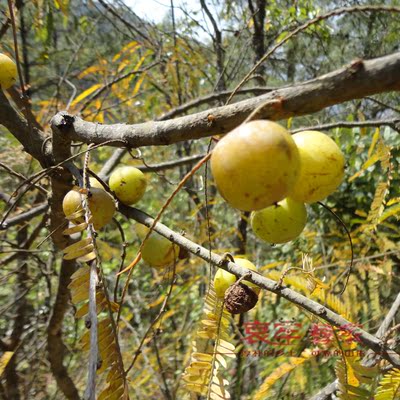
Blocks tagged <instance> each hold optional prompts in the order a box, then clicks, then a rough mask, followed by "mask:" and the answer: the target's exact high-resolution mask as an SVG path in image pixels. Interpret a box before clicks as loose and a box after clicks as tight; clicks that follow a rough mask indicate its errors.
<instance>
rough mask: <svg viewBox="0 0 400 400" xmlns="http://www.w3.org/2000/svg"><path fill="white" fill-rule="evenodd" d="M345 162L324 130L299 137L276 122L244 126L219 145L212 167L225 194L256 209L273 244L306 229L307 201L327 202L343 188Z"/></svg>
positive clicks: (262, 234) (254, 220) (262, 233)
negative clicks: (334, 193) (326, 200)
mask: <svg viewBox="0 0 400 400" xmlns="http://www.w3.org/2000/svg"><path fill="white" fill-rule="evenodd" d="M344 165H345V160H344V156H343V154H342V152H341V151H340V149H339V147H338V146H337V144H336V143H335V142H334V141H333V140H332V139H331V138H330V137H329V136H327V135H325V134H324V133H322V132H318V131H303V132H299V133H296V134H294V135H293V136H292V135H290V133H289V132H288V131H287V130H286V129H284V128H283V127H282V126H280V125H278V124H277V123H275V122H272V121H265V120H260V121H251V122H248V123H246V124H243V125H240V126H239V127H237V128H236V129H234V130H233V131H231V132H230V133H228V134H227V135H226V136H224V137H223V138H222V139H221V140H220V141H219V142H218V143H217V145H216V146H215V148H214V150H213V153H212V156H211V170H212V173H213V176H214V179H215V183H216V185H217V188H218V190H219V192H220V194H221V196H222V197H223V198H224V199H225V200H226V201H227V202H228V203H229V204H230V205H231V206H233V207H235V208H238V209H239V210H243V211H253V212H252V214H251V226H252V228H253V231H254V233H255V234H256V236H258V237H259V238H261V239H262V240H264V241H266V242H268V243H285V242H288V241H290V240H293V239H295V238H296V237H297V236H299V235H300V233H301V232H302V231H303V229H304V227H305V224H306V221H307V211H306V208H305V203H308V204H309V203H314V202H317V201H321V200H322V199H324V198H325V197H327V196H328V195H330V194H331V193H333V192H334V191H335V190H336V188H337V187H338V186H339V184H340V183H341V181H342V179H343V175H344Z"/></svg>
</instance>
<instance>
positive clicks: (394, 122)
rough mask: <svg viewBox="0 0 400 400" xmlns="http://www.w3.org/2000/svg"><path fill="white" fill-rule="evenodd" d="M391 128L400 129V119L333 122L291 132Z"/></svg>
mask: <svg viewBox="0 0 400 400" xmlns="http://www.w3.org/2000/svg"><path fill="white" fill-rule="evenodd" d="M385 125H386V126H390V127H392V128H394V129H397V130H398V129H400V118H393V119H383V120H375V121H353V122H345V121H340V122H333V123H331V124H323V125H315V126H308V127H304V128H296V129H293V130H291V131H290V132H291V133H297V132H302V131H311V130H316V131H324V130H328V129H334V128H358V127H374V126H385Z"/></svg>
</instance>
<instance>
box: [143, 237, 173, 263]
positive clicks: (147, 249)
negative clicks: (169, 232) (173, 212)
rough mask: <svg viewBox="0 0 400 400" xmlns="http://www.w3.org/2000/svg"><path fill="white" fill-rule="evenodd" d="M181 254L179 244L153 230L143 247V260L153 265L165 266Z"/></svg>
mask: <svg viewBox="0 0 400 400" xmlns="http://www.w3.org/2000/svg"><path fill="white" fill-rule="evenodd" d="M178 255H179V246H178V245H176V244H174V243H172V242H170V241H169V240H168V239H166V238H165V237H164V236H161V235H160V234H158V233H157V232H154V231H153V232H152V233H151V235H150V237H149V238H148V239H147V240H146V243H145V244H144V246H143V249H142V258H143V260H144V261H145V262H146V263H147V264H149V265H150V266H152V267H155V268H163V267H167V266H169V265H171V264H173V263H174V261H175V260H176V259H177V258H178Z"/></svg>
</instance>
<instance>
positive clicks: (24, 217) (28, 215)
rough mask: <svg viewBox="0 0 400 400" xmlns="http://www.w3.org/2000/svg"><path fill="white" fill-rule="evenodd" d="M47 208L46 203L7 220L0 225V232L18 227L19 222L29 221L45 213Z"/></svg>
mask: <svg viewBox="0 0 400 400" xmlns="http://www.w3.org/2000/svg"><path fill="white" fill-rule="evenodd" d="M48 208H49V205H48V204H47V203H43V204H40V205H38V206H37V207H33V208H31V209H29V210H28V211H26V212H24V213H21V214H18V215H16V216H14V217H12V218H9V219H7V220H6V221H4V222H3V223H2V224H1V223H0V230H2V229H8V228H9V227H10V226H13V225H18V224H20V223H21V222H25V221H29V220H30V219H32V218H34V217H37V216H38V215H40V214H42V213H44V212H46V211H47V209H48Z"/></svg>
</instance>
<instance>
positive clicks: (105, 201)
mask: <svg viewBox="0 0 400 400" xmlns="http://www.w3.org/2000/svg"><path fill="white" fill-rule="evenodd" d="M90 193H91V196H90V197H89V209H90V212H91V213H92V222H93V226H94V228H95V229H101V228H102V227H103V226H104V225H106V224H108V223H109V222H110V221H111V219H112V217H113V216H114V213H115V204H114V200H113V199H112V197H111V196H110V195H109V194H108V193H107V192H106V191H105V190H103V189H98V188H95V187H93V188H91V189H90ZM62 206H63V211H64V214H65V216H66V217H68V216H70V215H72V214H74V213H76V212H79V211H82V210H83V207H82V197H81V194H80V193H79V189H78V188H74V189H72V190H70V191H69V192H68V193H67V194H66V195H65V197H64V199H63V204H62ZM83 221H84V218H83V217H78V218H76V219H74V220H73V221H72V222H74V223H75V224H77V223H81V222H83Z"/></svg>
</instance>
